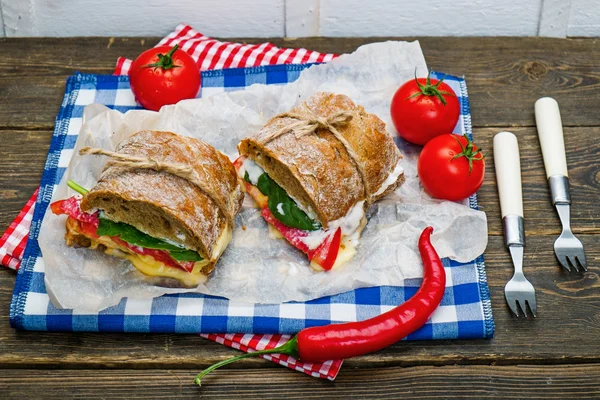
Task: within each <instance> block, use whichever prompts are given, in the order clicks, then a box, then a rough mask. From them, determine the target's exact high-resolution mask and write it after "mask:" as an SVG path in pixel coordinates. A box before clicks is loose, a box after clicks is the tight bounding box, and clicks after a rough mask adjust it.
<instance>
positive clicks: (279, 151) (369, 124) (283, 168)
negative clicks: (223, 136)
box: [238, 93, 404, 228]
mask: <svg viewBox="0 0 600 400" xmlns="http://www.w3.org/2000/svg"><path fill="white" fill-rule="evenodd" d="M339 111H346V112H350V113H352V119H351V120H350V121H349V122H348V123H347V124H343V125H340V126H338V127H337V130H338V131H339V132H340V133H341V134H342V136H343V137H344V139H346V141H347V142H348V144H349V145H350V146H351V148H352V149H353V150H354V152H355V153H356V154H357V155H358V157H359V160H360V162H361V163H362V165H363V167H364V172H365V177H366V181H367V186H368V188H369V194H370V196H369V197H371V198H370V200H371V202H373V201H376V200H377V199H379V198H381V197H383V196H385V195H386V194H388V193H390V192H392V191H393V190H395V189H396V188H397V187H398V186H399V185H400V184H401V183H402V182H403V181H404V174H403V173H401V174H400V175H399V176H398V178H397V179H396V180H395V181H394V182H392V183H391V184H390V185H389V186H388V187H387V188H386V189H385V190H384V191H383V192H382V193H378V194H376V193H377V192H378V190H379V188H380V187H381V186H382V184H383V183H384V182H386V179H387V178H388V176H390V174H391V172H392V171H393V170H394V168H395V167H396V165H397V164H398V161H399V160H400V159H401V158H402V155H401V154H400V151H399V150H398V147H397V146H396V144H395V143H394V141H393V139H392V137H391V136H390V134H389V133H388V132H387V131H386V129H385V123H384V122H383V121H382V120H381V119H379V118H378V117H377V116H376V115H374V114H369V113H367V112H366V111H365V110H364V108H363V107H362V106H360V105H358V106H357V105H356V104H354V102H353V101H352V100H351V99H350V98H349V97H347V96H344V95H339V94H333V93H317V94H315V95H314V96H312V97H311V98H310V99H308V100H307V101H306V102H304V103H302V104H300V105H299V106H297V107H295V108H294V109H292V110H291V111H290V113H293V114H297V115H301V116H305V117H306V118H310V117H311V116H313V115H316V116H318V117H328V116H330V115H332V114H333V113H335V112H339ZM294 122H297V119H294V118H290V117H286V116H283V117H281V116H276V117H274V118H273V119H271V120H270V121H269V122H268V123H267V124H266V125H265V126H264V128H263V129H262V130H261V131H260V132H259V133H258V134H257V135H256V136H253V137H249V138H246V139H244V140H242V141H241V142H240V144H239V145H238V150H239V152H240V154H241V155H246V156H248V157H249V158H250V159H251V160H253V161H254V162H255V163H256V164H258V165H259V166H260V167H261V168H262V169H264V170H265V172H266V173H267V174H268V175H269V176H270V177H271V178H272V179H273V180H274V181H275V182H276V183H277V184H278V185H279V186H281V187H282V188H283V189H284V190H285V191H286V192H287V193H288V194H289V195H290V196H291V197H292V198H293V199H294V200H296V201H297V202H298V203H299V206H300V207H301V208H302V209H304V210H308V211H309V212H311V213H313V214H315V216H316V219H317V220H318V221H319V222H320V223H321V224H322V225H323V227H324V228H327V224H328V222H330V221H333V220H336V219H338V218H341V217H343V216H345V215H346V213H347V212H348V210H350V208H351V207H353V206H354V205H355V204H356V203H358V202H359V201H361V200H365V199H366V197H367V196H366V194H367V193H366V192H365V187H364V184H363V180H362V177H361V174H360V173H359V170H358V169H357V166H356V164H355V163H354V161H353V160H352V158H351V157H350V155H349V154H348V151H347V150H346V148H345V147H344V145H343V144H342V143H341V142H340V140H338V139H337V138H336V137H335V136H334V135H333V134H332V133H331V132H330V131H329V130H327V129H318V130H317V132H316V134H310V135H304V136H301V137H297V135H295V134H294V131H293V130H290V131H289V132H287V133H284V134H283V135H281V136H278V137H276V138H274V139H272V140H269V141H267V142H266V143H264V141H263V139H264V138H265V137H268V135H270V134H271V133H272V132H275V131H279V130H281V129H282V128H283V127H284V126H286V125H290V124H292V123H294ZM366 206H367V202H365V207H366Z"/></svg>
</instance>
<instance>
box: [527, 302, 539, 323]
mask: <svg viewBox="0 0 600 400" xmlns="http://www.w3.org/2000/svg"><path fill="white" fill-rule="evenodd" d="M527 304H528V305H529V311H531V314H532V315H533V317H534V318H535V317H536V315H535V313H536V311H537V310H536V309H537V307H536V303H535V297H530V298H528V299H527Z"/></svg>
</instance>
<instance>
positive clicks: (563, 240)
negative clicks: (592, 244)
mask: <svg viewBox="0 0 600 400" xmlns="http://www.w3.org/2000/svg"><path fill="white" fill-rule="evenodd" d="M535 122H536V125H537V130H538V137H539V139H540V145H541V147H542V154H543V156H544V166H545V167H546V177H547V178H548V185H549V186H550V192H551V194H552V204H554V206H555V207H556V211H557V212H558V217H559V218H560V222H561V224H562V233H561V234H560V236H559V237H558V239H556V241H555V242H554V254H555V255H556V258H557V259H558V261H559V262H560V264H561V265H562V266H563V267H564V268H565V269H566V270H567V271H571V266H572V267H573V270H574V271H578V272H582V271H587V262H586V260H585V252H584V250H583V245H582V244H581V242H580V241H579V239H577V238H576V237H575V236H574V235H573V232H571V222H570V211H571V196H570V194H569V177H568V176H569V175H568V172H567V158H566V155H565V141H564V138H563V130H562V121H561V118H560V110H559V108H558V103H557V102H556V100H554V99H553V98H551V97H542V98H541V99H538V101H536V102H535Z"/></svg>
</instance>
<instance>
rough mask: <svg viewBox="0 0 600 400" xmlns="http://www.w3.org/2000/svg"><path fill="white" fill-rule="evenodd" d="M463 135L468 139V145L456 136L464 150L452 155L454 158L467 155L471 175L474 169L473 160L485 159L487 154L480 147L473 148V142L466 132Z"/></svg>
mask: <svg viewBox="0 0 600 400" xmlns="http://www.w3.org/2000/svg"><path fill="white" fill-rule="evenodd" d="M463 137H464V138H465V139H466V140H467V146H464V145H463V144H462V142H461V141H460V140H458V138H457V137H455V138H454V139H455V140H456V141H457V142H458V144H459V146H460V148H461V150H462V151H461V152H460V153H458V154H457V155H455V156H454V157H452V160H454V159H457V158H460V157H465V158H466V159H467V161H469V175H471V171H472V170H473V161H483V159H484V158H485V156H486V155H485V154H484V153H482V152H481V150H479V149H477V150H473V146H474V145H473V142H472V141H471V139H470V138H469V136H468V135H467V134H466V133H465V134H464V135H463Z"/></svg>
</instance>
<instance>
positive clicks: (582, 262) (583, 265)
mask: <svg viewBox="0 0 600 400" xmlns="http://www.w3.org/2000/svg"><path fill="white" fill-rule="evenodd" d="M574 258H575V259H576V260H577V262H579V265H580V266H581V268H583V270H584V271H587V261H586V260H585V253H582V254H578V255H576V256H575V257H574Z"/></svg>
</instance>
